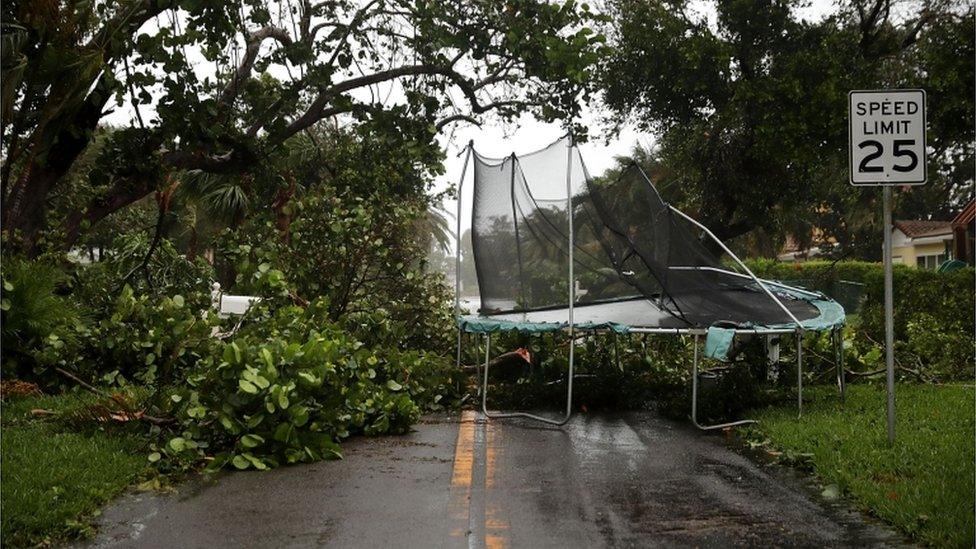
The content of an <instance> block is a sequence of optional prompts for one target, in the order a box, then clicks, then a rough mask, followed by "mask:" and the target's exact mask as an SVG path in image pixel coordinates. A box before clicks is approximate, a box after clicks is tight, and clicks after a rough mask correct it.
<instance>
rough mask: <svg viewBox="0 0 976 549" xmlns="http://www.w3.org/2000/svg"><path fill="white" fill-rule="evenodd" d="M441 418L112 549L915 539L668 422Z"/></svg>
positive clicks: (263, 477) (145, 517)
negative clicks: (557, 424) (547, 423)
mask: <svg viewBox="0 0 976 549" xmlns="http://www.w3.org/2000/svg"><path fill="white" fill-rule="evenodd" d="M478 418H479V416H478V415H477V414H475V413H474V412H464V413H463V414H462V416H461V417H458V416H457V415H453V416H437V417H428V418H426V419H425V420H424V421H423V422H422V423H421V424H420V425H418V426H417V428H416V431H415V432H413V433H411V434H409V435H406V436H402V437H382V438H373V439H367V438H359V439H354V440H351V441H348V442H347V443H346V444H345V445H344V454H345V459H343V460H342V461H332V462H322V463H316V464H312V465H301V466H292V467H283V468H280V469H277V470H274V471H271V472H265V473H257V472H251V473H234V474H227V475H224V476H222V478H220V479H219V480H218V481H217V482H213V481H210V482H208V481H202V480H201V481H196V482H192V483H189V484H188V485H186V486H184V487H182V488H181V489H180V490H179V491H178V492H177V493H176V494H156V493H142V494H131V495H129V496H126V497H124V498H122V499H121V500H119V501H118V502H116V503H115V504H113V505H112V506H110V507H109V508H107V509H106V510H105V512H104V513H103V515H102V516H101V518H100V520H99V534H98V536H97V538H96V539H94V540H92V542H90V543H89V545H90V546H96V547H310V546H328V547H425V548H426V547H487V548H495V547H532V548H535V547H661V546H663V547H684V546H688V547H729V546H801V547H823V546H834V547H836V546H852V547H853V546H858V547H863V546H882V545H898V544H900V543H901V542H900V540H899V539H898V538H897V537H894V536H893V535H892V534H890V533H888V532H887V531H885V530H884V529H882V528H880V527H879V526H877V525H874V524H869V523H866V522H865V521H864V519H862V518H861V517H860V516H859V515H857V514H856V513H854V512H851V511H850V510H848V509H846V508H845V507H844V506H843V505H842V504H832V503H827V502H824V501H823V500H821V499H820V498H819V496H817V495H816V494H815V492H814V490H813V489H812V488H811V487H810V486H807V485H806V481H803V480H801V479H800V478H799V477H797V476H795V475H793V474H791V473H790V472H789V471H787V470H785V469H783V468H781V467H766V466H758V465H756V464H755V463H754V462H752V461H750V460H749V459H747V458H745V457H743V456H741V455H739V454H738V453H736V452H734V451H732V450H730V449H728V448H727V445H726V441H725V439H724V438H723V437H722V435H714V434H703V433H700V432H698V431H696V430H694V429H693V428H691V427H689V426H688V425H686V424H683V423H676V422H671V421H667V420H664V419H661V418H659V417H657V416H656V415H654V414H652V413H639V414H621V415H577V416H576V417H574V418H573V420H572V421H571V422H570V423H569V424H568V425H567V426H565V427H563V428H562V429H558V428H549V427H542V426H539V425H534V424H530V423H522V422H519V421H511V420H508V421H496V422H491V423H485V422H483V421H479V419H478Z"/></svg>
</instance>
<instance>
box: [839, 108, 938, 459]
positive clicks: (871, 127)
mask: <svg viewBox="0 0 976 549" xmlns="http://www.w3.org/2000/svg"><path fill="white" fill-rule="evenodd" d="M848 97H849V107H850V140H851V141H850V173H851V184H852V185H855V186H861V185H864V186H869V185H881V186H882V187H883V188H882V197H883V200H882V202H883V206H882V207H883V208H884V232H885V234H884V290H885V296H884V310H885V366H886V367H887V370H888V444H893V443H894V442H895V348H894V345H895V327H894V295H893V288H892V286H893V284H892V272H891V271H892V268H891V263H892V261H891V187H892V186H893V185H924V184H925V181H926V178H927V177H926V176H927V171H926V161H925V160H926V158H925V90H873V91H852V92H850V94H849V96H848Z"/></svg>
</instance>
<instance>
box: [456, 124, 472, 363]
mask: <svg viewBox="0 0 976 549" xmlns="http://www.w3.org/2000/svg"><path fill="white" fill-rule="evenodd" d="M472 145H473V142H472V141H469V142H468V146H467V150H466V152H465V155H464V167H463V168H461V178H460V179H459V180H458V186H457V193H458V196H457V224H456V229H457V232H456V233H454V234H455V247H456V250H455V252H454V321H455V323H456V324H457V325H458V334H457V361H456V363H455V365H454V367H455V368H460V367H461V334H462V333H463V331H464V330H463V329H462V328H461V324H460V323H459V322H457V321H458V319H459V318H460V317H461V189H462V187H463V186H464V176H465V175H466V174H467V172H468V161H469V160H471V154H472V152H471V151H472V149H473V146H472Z"/></svg>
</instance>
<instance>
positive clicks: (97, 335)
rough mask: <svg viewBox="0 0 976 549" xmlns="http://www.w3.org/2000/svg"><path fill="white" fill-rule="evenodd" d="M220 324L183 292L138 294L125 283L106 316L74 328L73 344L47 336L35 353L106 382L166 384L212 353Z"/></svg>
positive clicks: (53, 363)
mask: <svg viewBox="0 0 976 549" xmlns="http://www.w3.org/2000/svg"><path fill="white" fill-rule="evenodd" d="M217 325H218V319H217V317H216V315H215V314H214V313H213V312H212V311H204V312H203V313H200V312H198V311H196V310H194V309H192V308H190V306H188V305H187V304H186V301H185V299H184V298H183V296H181V295H179V294H177V295H174V296H172V297H160V298H156V297H150V296H147V295H138V296H137V295H135V293H134V292H133V290H132V288H130V287H129V286H125V287H124V288H123V289H122V291H121V293H120V294H119V295H118V296H117V297H116V298H115V300H114V301H113V302H112V304H111V306H110V307H109V309H108V310H107V311H105V314H104V316H102V318H100V319H98V320H94V321H92V322H91V323H89V324H80V323H79V324H77V325H75V326H74V327H73V330H74V333H73V337H72V338H71V343H70V344H65V342H64V341H62V340H61V339H60V338H56V337H49V338H48V339H47V340H45V341H44V342H42V344H41V345H40V346H39V348H38V349H37V350H36V351H35V353H34V356H35V358H36V359H37V361H38V363H39V364H40V365H42V366H47V367H61V368H65V369H68V370H73V371H75V372H77V373H79V374H82V375H83V376H84V377H88V378H90V379H96V378H100V380H101V381H102V382H104V383H125V382H126V381H137V382H139V383H142V384H149V385H166V384H169V383H172V382H173V381H174V380H176V379H178V378H180V377H181V375H182V373H183V372H185V371H186V370H188V369H189V368H190V367H191V366H193V365H194V364H195V363H196V361H197V360H199V359H200V358H202V357H204V356H208V355H209V354H210V348H211V346H212V345H214V341H213V339H212V331H213V328H214V327H215V326H217Z"/></svg>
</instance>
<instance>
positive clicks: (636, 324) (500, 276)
mask: <svg viewBox="0 0 976 549" xmlns="http://www.w3.org/2000/svg"><path fill="white" fill-rule="evenodd" d="M471 164H473V166H474V169H473V171H474V189H473V204H472V207H471V241H472V251H473V256H474V263H475V270H476V273H477V279H478V289H479V294H480V300H481V301H480V304H481V305H480V308H479V310H478V311H477V314H468V315H462V314H461V307H460V290H461V288H460V277H459V276H457V277H455V278H456V287H455V296H456V298H455V315H456V319H457V324H458V328H459V330H458V340H457V365H458V367H460V363H461V351H462V334H463V333H465V332H467V333H473V334H481V335H483V336H484V338H485V343H486V345H485V348H486V352H485V362H484V371H483V375H481V374H480V373H479V376H478V377H479V384H480V389H479V392H480V393H481V407H482V413H484V414H485V416H487V417H489V418H505V417H525V418H530V419H534V420H539V421H543V422H546V423H550V424H554V425H563V424H565V423H566V422H567V421H568V420H569V418H570V417H571V415H572V397H573V375H574V373H573V370H574V346H575V339H576V338H575V335H576V333H577V332H595V333H599V332H612V333H615V334H627V333H643V334H661V335H672V336H681V337H691V338H693V348H694V352H693V362H692V364H693V366H692V370H693V371H692V403H691V408H692V410H691V419H692V422H693V423H694V424H695V425H696V426H698V427H699V428H701V429H717V428H722V427H728V426H732V425H740V424H743V423H750V422H751V420H741V421H735V422H731V423H723V424H718V425H701V424H700V423H699V422H698V418H697V404H698V377H699V376H698V369H699V347H700V340H701V339H702V338H704V339H705V354H706V355H707V356H709V357H711V358H718V359H724V358H725V353H726V352H727V351H728V349H729V348H730V347H731V345H732V344H733V343H734V341H735V339H736V338H739V337H742V336H744V335H747V334H748V335H749V336H770V337H773V336H778V337H782V336H785V335H794V336H795V337H796V348H797V353H796V355H797V406H798V410H799V413H801V414H802V405H803V401H802V391H803V385H802V384H803V379H802V372H803V334H804V333H805V332H807V331H829V332H830V333H831V335H832V337H833V342H834V352H835V363H836V365H837V383H838V386H839V388H840V390H841V394H842V395H843V391H844V373H843V364H842V363H843V346H842V344H841V343H842V342H841V338H840V330H841V328H842V327H843V325H844V319H845V314H844V309H843V307H841V306H840V304H838V303H837V302H835V301H833V300H831V299H829V298H828V297H826V296H824V295H823V294H820V293H817V292H811V291H808V290H805V289H803V288H797V287H792V286H788V285H785V284H781V283H779V282H775V281H770V280H763V279H760V278H758V277H756V276H755V274H754V273H753V272H752V271H751V270H750V269H749V268H748V267H747V266H746V265H745V264H744V263H743V262H742V261H741V260H740V259H739V258H738V257H737V256H736V255H735V254H734V253H732V251H731V250H730V249H729V248H728V247H727V246H726V245H725V244H724V243H723V242H722V241H721V240H719V239H718V238H717V237H716V236H715V235H714V234H713V233H712V232H711V231H710V230H708V229H707V228H706V227H705V226H703V225H702V224H700V223H699V222H697V221H696V220H694V219H693V218H692V217H690V216H688V215H686V214H685V213H683V212H681V211H680V210H678V209H677V208H675V207H673V206H671V205H670V204H668V203H667V202H666V201H665V200H663V199H662V197H661V195H660V194H659V193H658V191H657V189H656V188H655V187H654V185H653V184H652V182H651V180H650V178H648V177H647V175H646V174H645V173H644V172H643V170H641V168H640V167H639V166H638V165H637V164H633V163H632V164H630V165H629V166H627V167H625V168H624V169H622V170H619V173H614V174H613V175H612V176H604V177H600V178H593V177H591V176H590V174H589V173H588V171H587V169H586V166H585V164H584V163H583V158H582V156H581V155H580V152H579V149H578V147H576V146H575V144H574V143H573V141H572V138H571V137H565V138H563V139H560V140H558V141H556V142H554V143H552V144H550V145H549V146H547V147H545V148H543V149H541V150H538V151H536V152H533V153H529V154H525V155H521V156H516V155H515V154H514V153H513V154H511V155H510V156H508V157H505V158H489V157H486V156H483V155H480V154H478V153H477V152H476V151H475V149H474V145H473V143H469V144H468V147H467V148H466V150H465V160H464V167H463V169H462V174H461V180H460V183H459V184H458V215H457V231H458V232H457V234H461V219H462V203H461V199H460V196H461V187H462V185H463V183H464V178H465V175H466V174H467V170H468V166H469V165H471ZM460 254H461V250H460V246H458V247H457V252H456V257H455V267H456V271H455V272H457V273H460V272H461V268H460V266H461V256H460ZM501 331H520V332H525V333H541V332H555V331H559V332H565V333H568V334H569V349H568V353H569V361H568V373H567V377H566V386H567V387H566V390H567V394H566V411H565V414H564V415H563V417H562V418H556V419H554V418H548V417H544V416H540V415H537V414H533V413H529V412H522V411H515V412H493V411H490V410H489V409H488V404H487V399H488V379H489V378H488V376H489V364H490V360H491V335H492V334H493V333H497V332H501ZM769 339H770V338H769V337H767V343H768V342H769ZM478 362H479V363H480V360H479V361H478Z"/></svg>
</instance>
